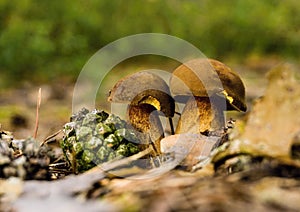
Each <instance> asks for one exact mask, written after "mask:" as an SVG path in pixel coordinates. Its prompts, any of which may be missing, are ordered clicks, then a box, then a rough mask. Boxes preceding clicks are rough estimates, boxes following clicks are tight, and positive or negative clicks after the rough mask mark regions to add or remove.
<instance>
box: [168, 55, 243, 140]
mask: <svg viewBox="0 0 300 212" xmlns="http://www.w3.org/2000/svg"><path fill="white" fill-rule="evenodd" d="M170 90H171V93H172V94H173V95H174V98H175V100H176V101H178V102H181V103H185V107H184V109H183V111H182V113H181V117H180V119H179V122H178V125H177V128H176V131H175V133H201V134H204V135H208V134H209V133H211V132H221V131H222V130H223V128H224V125H225V119H224V111H225V110H238V111H246V110H247V106H246V104H245V87H244V84H243V82H242V80H241V79H240V77H239V75H238V74H237V73H235V72H234V71H232V70H231V69H230V68H229V67H227V66H226V65H225V64H223V63H221V62H219V61H217V60H213V59H203V58H201V59H194V60H191V61H188V62H187V63H184V64H182V65H180V66H179V67H178V68H176V69H175V70H174V72H173V74H172V77H171V79H170Z"/></svg>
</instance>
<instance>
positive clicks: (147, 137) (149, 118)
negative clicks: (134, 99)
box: [128, 104, 164, 154]
mask: <svg viewBox="0 0 300 212" xmlns="http://www.w3.org/2000/svg"><path fill="white" fill-rule="evenodd" d="M128 116H129V120H130V123H131V125H132V126H133V127H134V128H135V129H136V130H137V131H139V132H141V133H143V135H142V136H141V137H140V139H141V141H142V144H141V145H140V146H141V148H146V147H147V146H149V145H153V148H154V151H156V154H160V140H161V139H162V138H164V130H163V127H162V124H161V121H160V119H159V116H158V113H157V110H156V108H155V107H153V106H152V105H149V104H140V105H129V108H128Z"/></svg>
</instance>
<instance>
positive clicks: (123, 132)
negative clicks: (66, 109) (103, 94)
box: [61, 109, 140, 173]
mask: <svg viewBox="0 0 300 212" xmlns="http://www.w3.org/2000/svg"><path fill="white" fill-rule="evenodd" d="M64 133H65V136H64V138H63V140H62V141H61V147H62V149H63V152H64V155H65V158H66V160H67V161H68V162H69V164H70V166H71V167H72V168H73V171H74V172H76V173H77V172H83V171H86V170H88V169H90V168H92V167H94V166H96V165H99V164H101V163H104V162H107V161H110V160H114V159H117V158H121V157H128V156H130V155H133V154H136V153H137V152H139V151H140V150H139V147H138V142H137V141H138V140H137V137H136V136H135V134H134V132H133V131H132V130H131V129H130V128H129V127H128V124H127V123H126V122H125V121H124V120H122V119H120V118H119V117H118V116H116V115H113V114H108V113H106V112H105V111H102V110H93V111H91V112H90V111H88V110H87V109H82V110H80V111H79V112H78V113H77V114H74V115H73V116H72V117H71V122H69V123H67V124H65V126H64Z"/></svg>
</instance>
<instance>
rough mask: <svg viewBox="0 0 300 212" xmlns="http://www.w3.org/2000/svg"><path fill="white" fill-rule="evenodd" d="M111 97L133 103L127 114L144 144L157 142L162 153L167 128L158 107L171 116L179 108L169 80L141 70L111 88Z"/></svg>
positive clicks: (115, 101) (111, 99)
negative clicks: (161, 144) (169, 85)
mask: <svg viewBox="0 0 300 212" xmlns="http://www.w3.org/2000/svg"><path fill="white" fill-rule="evenodd" d="M108 101H110V102H114V103H127V104H129V106H128V109H127V118H128V119H129V121H130V123H131V125H132V126H133V127H134V128H135V129H136V130H137V131H139V132H141V134H140V136H139V137H140V139H141V142H142V143H144V145H141V147H142V148H143V146H144V147H146V146H147V145H149V144H153V147H154V149H155V151H156V153H157V154H159V153H160V140H161V139H162V138H163V137H164V130H163V127H162V124H161V121H160V119H159V112H158V111H161V112H162V113H164V115H165V116H166V117H168V118H169V120H170V119H171V118H172V117H173V116H174V111H175V102H174V99H173V98H172V97H171V95H170V91H169V87H168V85H167V84H166V82H165V81H164V80H163V79H162V78H161V77H159V76H158V75H156V74H154V73H151V72H146V71H142V72H138V73H135V74H132V75H129V76H126V77H124V78H123V79H121V80H119V81H118V82H117V83H116V84H115V86H114V87H113V89H112V90H111V92H110V95H109V97H108ZM141 135H142V136H141Z"/></svg>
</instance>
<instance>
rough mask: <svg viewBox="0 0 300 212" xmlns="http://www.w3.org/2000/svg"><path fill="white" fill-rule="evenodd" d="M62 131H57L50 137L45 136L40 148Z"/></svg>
mask: <svg viewBox="0 0 300 212" xmlns="http://www.w3.org/2000/svg"><path fill="white" fill-rule="evenodd" d="M61 132H62V130H58V131H57V132H55V133H53V134H52V135H49V136H47V137H46V138H45V139H44V141H43V142H42V143H41V146H43V145H44V144H45V143H47V142H48V141H49V140H51V139H52V138H55V137H56V136H57V135H58V134H60V133H61Z"/></svg>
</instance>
